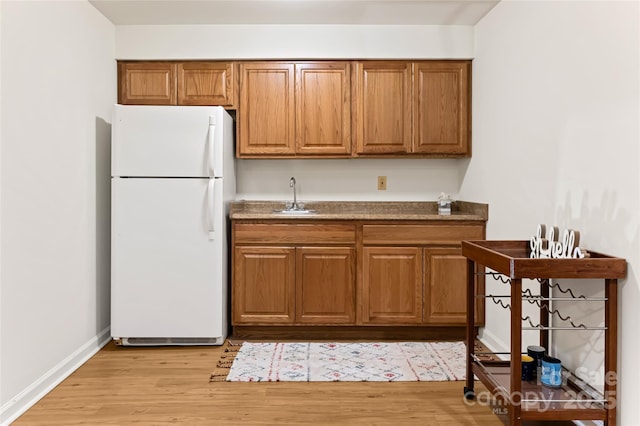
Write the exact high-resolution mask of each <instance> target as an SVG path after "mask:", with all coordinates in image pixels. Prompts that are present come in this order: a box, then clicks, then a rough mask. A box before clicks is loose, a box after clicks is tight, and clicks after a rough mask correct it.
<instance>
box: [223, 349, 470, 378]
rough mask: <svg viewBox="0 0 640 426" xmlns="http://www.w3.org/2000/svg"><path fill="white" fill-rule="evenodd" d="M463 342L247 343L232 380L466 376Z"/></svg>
mask: <svg viewBox="0 0 640 426" xmlns="http://www.w3.org/2000/svg"><path fill="white" fill-rule="evenodd" d="M465 357H466V350H465V345H464V343H463V342H385V343H369V342H365V343H363V342H351V343H309V342H287V343H250V342H244V343H243V344H242V347H241V348H240V350H239V351H238V353H237V354H236V356H235V359H234V361H233V364H232V365H231V369H230V371H229V374H228V375H227V378H226V381H228V382H278V381H282V382H284V381H289V382H334V381H345V382H362V381H367V382H368V381H371V382H399V381H451V380H464V379H465V375H466V367H465Z"/></svg>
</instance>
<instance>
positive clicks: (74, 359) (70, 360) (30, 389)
mask: <svg viewBox="0 0 640 426" xmlns="http://www.w3.org/2000/svg"><path fill="white" fill-rule="evenodd" d="M110 340H111V327H110V326H109V327H107V328H105V329H103V330H102V331H100V333H98V335H96V336H95V337H93V338H92V339H91V340H89V341H88V342H87V343H85V344H84V345H82V346H81V347H80V348H78V349H77V350H76V351H74V352H73V353H72V354H71V355H69V356H68V357H66V358H65V359H63V360H62V361H60V362H59V363H58V364H57V365H55V366H54V367H53V368H52V369H50V370H49V371H47V372H46V373H45V374H43V375H42V376H41V377H40V378H39V379H38V380H36V381H35V382H33V383H31V384H30V385H29V386H27V387H26V388H25V389H24V390H23V391H22V392H20V393H19V394H18V395H16V396H15V397H14V398H12V399H11V400H10V401H8V402H6V403H5V404H4V405H3V406H2V409H1V410H0V425H1V426H8V425H10V424H11V423H13V422H14V421H15V420H16V419H17V418H18V417H20V416H21V415H22V414H24V412H25V411H27V410H28V409H29V408H31V407H32V406H33V405H34V404H35V403H36V402H38V401H39V400H40V399H41V398H42V397H44V396H45V395H46V394H48V393H49V392H51V390H52V389H53V388H55V387H56V386H58V385H59V384H60V383H61V382H62V381H63V380H64V379H66V378H67V377H69V376H70V375H71V373H73V372H74V371H76V370H77V369H78V368H79V367H80V366H81V365H82V364H84V363H85V362H87V360H88V359H89V358H91V357H92V356H93V355H95V354H96V353H97V352H98V351H99V350H100V349H102V348H103V347H104V346H105V345H106V344H107V343H109V341H110Z"/></svg>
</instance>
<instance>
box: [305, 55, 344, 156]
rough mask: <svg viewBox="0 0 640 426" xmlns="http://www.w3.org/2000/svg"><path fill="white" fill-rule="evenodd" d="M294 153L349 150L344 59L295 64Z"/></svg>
mask: <svg viewBox="0 0 640 426" xmlns="http://www.w3.org/2000/svg"><path fill="white" fill-rule="evenodd" d="M295 69H296V153H297V154H302V155H345V156H347V155H349V154H350V153H351V84H350V79H351V74H350V64H349V63H348V62H317V63H313V62H311V63H300V64H296V67H295Z"/></svg>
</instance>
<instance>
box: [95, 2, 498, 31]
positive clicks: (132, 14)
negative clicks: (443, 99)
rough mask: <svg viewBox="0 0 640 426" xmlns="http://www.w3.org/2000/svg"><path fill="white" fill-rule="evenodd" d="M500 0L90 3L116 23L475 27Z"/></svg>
mask: <svg viewBox="0 0 640 426" xmlns="http://www.w3.org/2000/svg"><path fill="white" fill-rule="evenodd" d="M498 1H499V0H89V2H90V3H91V4H93V6H94V7H95V8H96V9H98V10H99V11H100V12H101V13H102V14H103V15H104V16H106V17H107V18H108V19H109V20H110V21H111V22H112V23H113V24H115V25H197V24H210V25H211V24H327V25H330V24H338V25H341V24H350V25H475V24H476V23H477V22H478V21H479V20H480V19H482V17H483V16H484V15H486V14H487V13H488V12H489V11H490V10H491V9H492V8H493V7H494V6H495V5H496V4H497V3H498Z"/></svg>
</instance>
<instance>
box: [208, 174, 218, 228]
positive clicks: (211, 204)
mask: <svg viewBox="0 0 640 426" xmlns="http://www.w3.org/2000/svg"><path fill="white" fill-rule="evenodd" d="M215 183H216V180H215V179H209V186H208V188H207V216H208V217H207V221H208V222H209V239H210V240H212V241H213V240H215V239H216V209H215V207H216V195H217V194H216V184H215Z"/></svg>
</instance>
